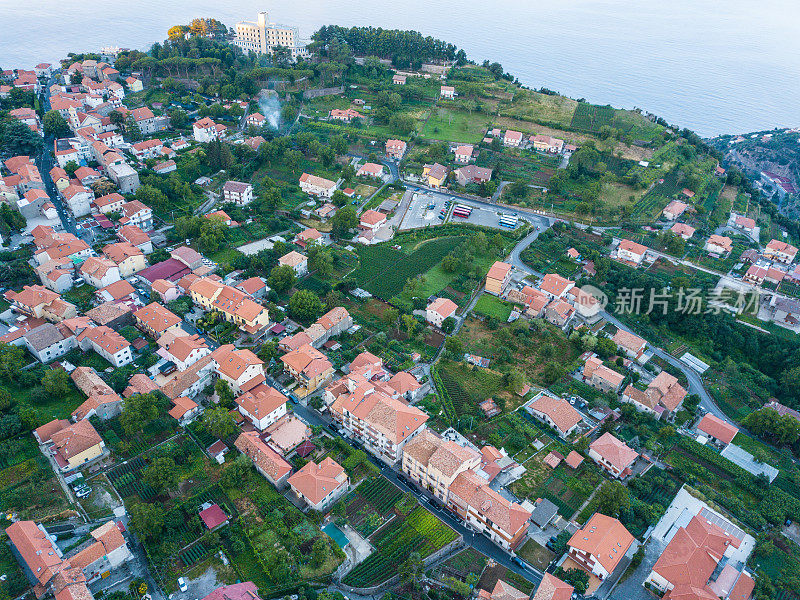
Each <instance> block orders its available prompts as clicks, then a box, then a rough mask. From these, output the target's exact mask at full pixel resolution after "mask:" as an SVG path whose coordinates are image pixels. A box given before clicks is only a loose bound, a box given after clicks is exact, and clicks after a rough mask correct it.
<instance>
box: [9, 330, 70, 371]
mask: <svg viewBox="0 0 800 600" xmlns="http://www.w3.org/2000/svg"><path fill="white" fill-rule="evenodd" d="M22 339H23V341H24V343H25V346H26V347H27V348H28V351H29V352H30V353H31V354H33V356H34V357H36V360H38V361H39V362H41V363H49V362H50V361H52V360H55V359H57V358H60V357H62V356H64V354H66V353H67V352H69V351H70V350H72V349H73V348H75V347H76V343H75V337H74V336H73V335H72V334H71V333H70V332H69V331H68V330H67V329H66V328H64V327H58V326H56V325H53V324H52V323H44V324H43V325H39V326H38V327H34V328H33V329H31V330H30V331H27V332H25V333H24V334H23V336H22Z"/></svg>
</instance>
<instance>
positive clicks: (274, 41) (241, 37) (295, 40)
mask: <svg viewBox="0 0 800 600" xmlns="http://www.w3.org/2000/svg"><path fill="white" fill-rule="evenodd" d="M233 43H234V44H235V45H236V46H239V48H241V49H242V51H243V52H245V53H247V52H250V51H252V52H255V53H257V54H272V53H273V51H274V50H275V48H276V47H278V46H282V47H284V48H286V49H287V50H289V52H290V53H291V56H292V60H297V58H298V57H300V56H308V51H307V50H306V46H305V44H304V43H302V42H301V41H300V32H299V30H298V29H297V27H289V26H287V25H278V24H276V23H270V22H269V15H268V14H267V13H266V12H260V13H258V19H257V20H256V21H255V22H253V21H241V22H239V23H237V24H236V37H235V38H234V40H233Z"/></svg>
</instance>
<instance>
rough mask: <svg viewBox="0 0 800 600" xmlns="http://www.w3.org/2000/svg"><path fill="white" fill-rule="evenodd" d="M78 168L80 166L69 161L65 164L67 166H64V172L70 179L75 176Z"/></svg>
mask: <svg viewBox="0 0 800 600" xmlns="http://www.w3.org/2000/svg"><path fill="white" fill-rule="evenodd" d="M79 168H80V165H79V164H78V163H76V162H75V161H74V160H70V161H68V162H67V164H65V165H64V170H65V171H66V172H67V175H69V176H70V177H74V176H75V171H77V170H78V169H79Z"/></svg>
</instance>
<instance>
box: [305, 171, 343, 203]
mask: <svg viewBox="0 0 800 600" xmlns="http://www.w3.org/2000/svg"><path fill="white" fill-rule="evenodd" d="M300 189H301V190H303V191H304V192H305V193H306V194H310V195H312V196H319V197H320V198H330V197H331V196H333V192H335V191H336V182H335V181H331V180H330V179H325V178H324V177H317V176H316V175H309V174H308V173H303V175H302V176H301V177H300Z"/></svg>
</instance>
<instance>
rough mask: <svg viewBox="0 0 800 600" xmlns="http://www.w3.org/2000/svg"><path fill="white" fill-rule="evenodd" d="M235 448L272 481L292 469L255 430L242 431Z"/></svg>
mask: <svg viewBox="0 0 800 600" xmlns="http://www.w3.org/2000/svg"><path fill="white" fill-rule="evenodd" d="M236 448H237V449H238V450H239V451H240V452H241V453H242V454H244V455H246V456H247V457H248V458H249V459H250V460H252V461H253V462H254V463H255V464H256V466H258V467H259V468H260V469H261V470H262V471H264V472H265V473H267V474H268V475H269V477H270V478H271V479H272V480H273V481H278V480H279V479H281V478H282V477H284V476H286V475H287V474H289V473H291V471H292V466H291V465H290V464H289V463H287V462H286V461H285V460H284V459H283V457H282V456H281V455H280V454H278V453H277V452H275V450H273V449H272V448H270V447H269V446H267V445H266V444H265V443H264V442H263V441H262V440H261V438H260V437H259V433H258V432H257V431H247V432H244V433H242V434H241V435H240V436H239V437H238V438H237V439H236Z"/></svg>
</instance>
